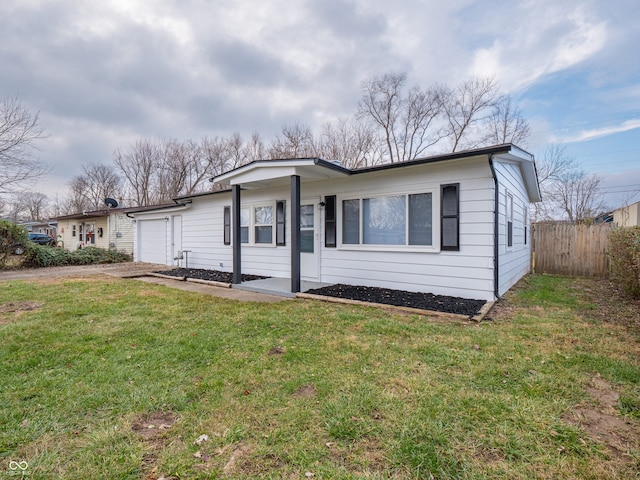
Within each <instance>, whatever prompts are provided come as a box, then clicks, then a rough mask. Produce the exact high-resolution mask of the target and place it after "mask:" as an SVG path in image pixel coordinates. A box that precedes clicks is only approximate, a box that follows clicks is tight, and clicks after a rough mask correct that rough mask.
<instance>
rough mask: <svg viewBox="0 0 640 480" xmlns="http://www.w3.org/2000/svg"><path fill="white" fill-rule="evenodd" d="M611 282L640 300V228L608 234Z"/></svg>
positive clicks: (618, 230)
mask: <svg viewBox="0 0 640 480" xmlns="http://www.w3.org/2000/svg"><path fill="white" fill-rule="evenodd" d="M609 258H610V260H611V262H610V263H611V280H613V281H614V282H615V283H617V284H618V285H619V286H620V287H621V288H622V290H624V291H625V292H626V293H628V294H629V295H631V296H633V297H635V298H640V227H638V226H636V227H626V228H619V229H616V230H614V231H612V232H611V233H610V234H609Z"/></svg>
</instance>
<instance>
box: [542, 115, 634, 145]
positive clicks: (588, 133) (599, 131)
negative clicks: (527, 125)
mask: <svg viewBox="0 0 640 480" xmlns="http://www.w3.org/2000/svg"><path fill="white" fill-rule="evenodd" d="M636 128H640V119H636V118H634V119H631V120H627V121H625V122H622V123H621V124H618V125H611V126H608V127H602V128H594V129H590V130H582V131H580V132H577V133H574V134H569V135H565V136H562V135H553V136H551V138H550V140H549V141H550V142H551V143H573V142H586V141H589V140H594V139H596V138H601V137H607V136H609V135H614V134H616V133H622V132H628V131H629V130H635V129H636Z"/></svg>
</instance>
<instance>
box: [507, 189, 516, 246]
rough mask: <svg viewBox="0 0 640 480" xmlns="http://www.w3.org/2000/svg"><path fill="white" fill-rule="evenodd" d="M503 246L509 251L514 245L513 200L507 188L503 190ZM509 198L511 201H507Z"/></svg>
mask: <svg viewBox="0 0 640 480" xmlns="http://www.w3.org/2000/svg"><path fill="white" fill-rule="evenodd" d="M504 195H505V196H504V246H505V248H506V249H507V250H509V251H511V250H513V249H514V247H515V238H516V235H515V222H514V221H513V208H514V207H513V205H514V202H515V199H514V196H513V194H512V193H511V192H510V191H509V190H505V192H504ZM509 200H511V202H509ZM509 221H511V245H509Z"/></svg>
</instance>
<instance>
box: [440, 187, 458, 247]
mask: <svg viewBox="0 0 640 480" xmlns="http://www.w3.org/2000/svg"><path fill="white" fill-rule="evenodd" d="M459 190H460V184H459V183H452V184H449V185H441V186H440V192H441V218H440V220H441V223H440V237H441V243H440V248H441V249H442V250H453V251H459V250H460V197H459Z"/></svg>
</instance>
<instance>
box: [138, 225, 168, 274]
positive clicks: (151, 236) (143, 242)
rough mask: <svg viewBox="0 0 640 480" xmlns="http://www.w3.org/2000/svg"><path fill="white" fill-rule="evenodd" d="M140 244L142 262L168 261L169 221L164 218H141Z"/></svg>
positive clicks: (163, 262)
mask: <svg viewBox="0 0 640 480" xmlns="http://www.w3.org/2000/svg"><path fill="white" fill-rule="evenodd" d="M138 225H139V226H140V227H139V228H140V236H139V237H138V238H139V239H140V244H139V245H138V250H139V252H140V253H139V257H140V261H141V262H150V263H162V264H166V263H167V222H165V221H164V220H140V221H138Z"/></svg>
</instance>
